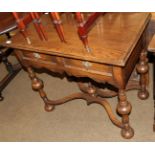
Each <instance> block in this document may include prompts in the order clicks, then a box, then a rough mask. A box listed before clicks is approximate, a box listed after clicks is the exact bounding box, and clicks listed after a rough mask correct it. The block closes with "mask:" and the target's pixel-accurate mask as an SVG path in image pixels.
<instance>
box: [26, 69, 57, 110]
mask: <svg viewBox="0 0 155 155" xmlns="http://www.w3.org/2000/svg"><path fill="white" fill-rule="evenodd" d="M27 71H28V73H29V76H30V78H31V81H32V88H33V89H34V90H35V91H38V92H39V94H40V96H41V98H42V99H43V101H44V103H45V110H46V111H52V110H53V109H54V105H50V104H48V103H47V101H48V98H47V96H46V93H45V92H44V90H43V88H44V84H43V81H42V80H40V79H39V78H38V77H37V76H36V74H35V72H34V71H33V69H32V68H30V67H28V68H27Z"/></svg>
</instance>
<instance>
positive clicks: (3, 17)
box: [0, 12, 21, 101]
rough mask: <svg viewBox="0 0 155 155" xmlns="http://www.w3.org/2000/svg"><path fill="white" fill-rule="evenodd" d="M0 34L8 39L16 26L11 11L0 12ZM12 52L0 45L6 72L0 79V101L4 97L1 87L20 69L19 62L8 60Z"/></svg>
mask: <svg viewBox="0 0 155 155" xmlns="http://www.w3.org/2000/svg"><path fill="white" fill-rule="evenodd" d="M0 21H1V24H0V35H6V36H7V37H8V39H10V38H11V36H10V34H9V32H11V31H12V30H14V29H16V28H17V24H16V22H15V20H14V18H13V16H12V14H11V13H9V12H8V13H7V12H6V13H3V12H2V13H0ZM12 52H13V49H11V48H4V47H1V46H0V62H3V63H4V65H5V67H6V70H7V71H8V74H7V75H6V76H4V77H3V79H2V80H1V81H0V101H2V100H3V99H4V98H3V96H2V91H3V89H4V88H5V87H6V86H7V85H8V84H9V82H10V81H11V80H12V79H13V78H14V77H15V76H16V74H17V73H18V72H19V71H20V70H21V65H20V64H15V65H12V64H11V63H10V62H9V60H8V58H7V57H8V56H9V55H10V54H11V53H12Z"/></svg>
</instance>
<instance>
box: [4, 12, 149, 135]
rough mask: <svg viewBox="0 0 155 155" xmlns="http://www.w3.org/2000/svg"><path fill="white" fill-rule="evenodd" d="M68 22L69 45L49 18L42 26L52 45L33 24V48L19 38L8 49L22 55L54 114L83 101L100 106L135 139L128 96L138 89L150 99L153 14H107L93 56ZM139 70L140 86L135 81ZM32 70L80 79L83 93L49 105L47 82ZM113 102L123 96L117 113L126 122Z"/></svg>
mask: <svg viewBox="0 0 155 155" xmlns="http://www.w3.org/2000/svg"><path fill="white" fill-rule="evenodd" d="M63 16H64V17H63V18H62V21H63V26H64V31H65V32H64V33H65V36H66V41H67V43H62V42H60V40H59V38H58V35H57V33H56V31H55V29H54V26H53V25H52V23H51V20H49V19H48V16H47V15H44V17H43V19H42V20H43V24H44V26H45V27H46V32H47V34H48V41H41V40H39V38H38V36H37V34H36V31H35V30H34V27H33V24H32V25H30V26H29V27H28V28H27V32H28V34H29V36H30V39H31V42H32V43H31V45H28V44H27V43H26V41H25V39H24V38H23V36H22V35H21V34H20V33H18V34H17V35H16V36H14V37H13V38H12V43H11V44H6V43H3V46H7V47H12V48H15V49H16V51H15V53H16V55H17V57H18V59H19V61H20V62H21V64H22V65H23V67H24V68H25V69H26V70H27V72H28V73H29V76H30V78H31V80H32V88H33V89H34V90H36V91H38V92H39V94H40V96H41V98H42V99H43V101H44V102H45V110H46V111H52V110H53V109H54V107H55V106H56V105H60V104H63V103H65V102H67V101H70V100H73V99H79V98H80V99H84V100H86V101H87V104H88V105H89V104H91V103H98V104H101V105H102V106H103V107H104V108H105V110H106V112H107V113H108V116H109V118H110V119H111V121H112V122H113V123H114V124H115V125H116V126H118V127H120V128H121V134H122V136H123V137H124V138H131V137H132V136H133V135H134V131H133V129H132V128H131V126H130V124H129V114H130V112H131V109H132V108H131V104H130V102H128V101H127V96H126V91H127V90H130V89H135V88H138V89H139V91H138V96H139V98H141V99H146V98H147V97H148V96H149V93H148V91H147V90H146V82H147V76H148V64H147V57H146V56H147V53H146V42H147V26H148V23H149V20H150V14H149V13H107V14H105V15H104V16H101V17H99V19H98V20H97V21H96V24H95V25H94V27H93V28H92V30H91V31H90V33H89V36H88V41H89V46H90V48H91V52H87V51H86V49H85V48H84V46H83V44H82V42H81V41H80V39H79V37H78V35H77V32H76V31H77V29H76V23H75V21H74V20H72V19H68V18H66V17H65V15H63ZM70 18H71V17H70ZM138 60H140V61H139V63H138V64H137V62H138ZM136 64H137V71H138V73H139V74H140V85H139V83H138V85H137V83H135V82H134V81H133V80H129V79H130V78H131V74H132V72H133V71H134V68H135V66H136ZM32 68H46V69H48V70H50V71H52V72H56V73H60V74H64V73H66V74H67V75H69V76H74V77H76V78H77V79H78V80H77V81H78V86H79V88H80V90H81V91H82V92H79V93H75V94H72V95H69V96H67V97H64V98H62V99H59V100H49V99H48V97H47V96H46V93H45V91H44V90H43V87H44V86H43V81H42V80H40V79H39V78H38V77H37V76H36V74H35V72H34V70H33V69H32ZM85 79H86V80H85ZM85 81H86V82H85ZM107 83H108V85H107ZM103 84H104V87H103ZM112 96H118V104H117V107H116V110H117V112H118V113H119V114H120V115H121V116H122V120H121V121H119V120H118V119H117V118H116V116H115V115H114V113H113V112H112V109H111V106H110V104H109V102H108V101H107V100H106V97H112ZM130 100H131V99H130Z"/></svg>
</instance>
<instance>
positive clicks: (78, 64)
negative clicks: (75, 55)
mask: <svg viewBox="0 0 155 155" xmlns="http://www.w3.org/2000/svg"><path fill="white" fill-rule="evenodd" d="M64 66H65V67H66V68H74V69H76V70H82V71H86V72H91V73H95V74H100V75H107V76H111V74H112V67H111V66H108V65H104V64H100V63H94V62H89V61H85V60H75V59H70V58H64Z"/></svg>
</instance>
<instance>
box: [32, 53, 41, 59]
mask: <svg viewBox="0 0 155 155" xmlns="http://www.w3.org/2000/svg"><path fill="white" fill-rule="evenodd" d="M33 55H34V57H35V58H37V59H39V58H41V56H40V54H39V53H33Z"/></svg>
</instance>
